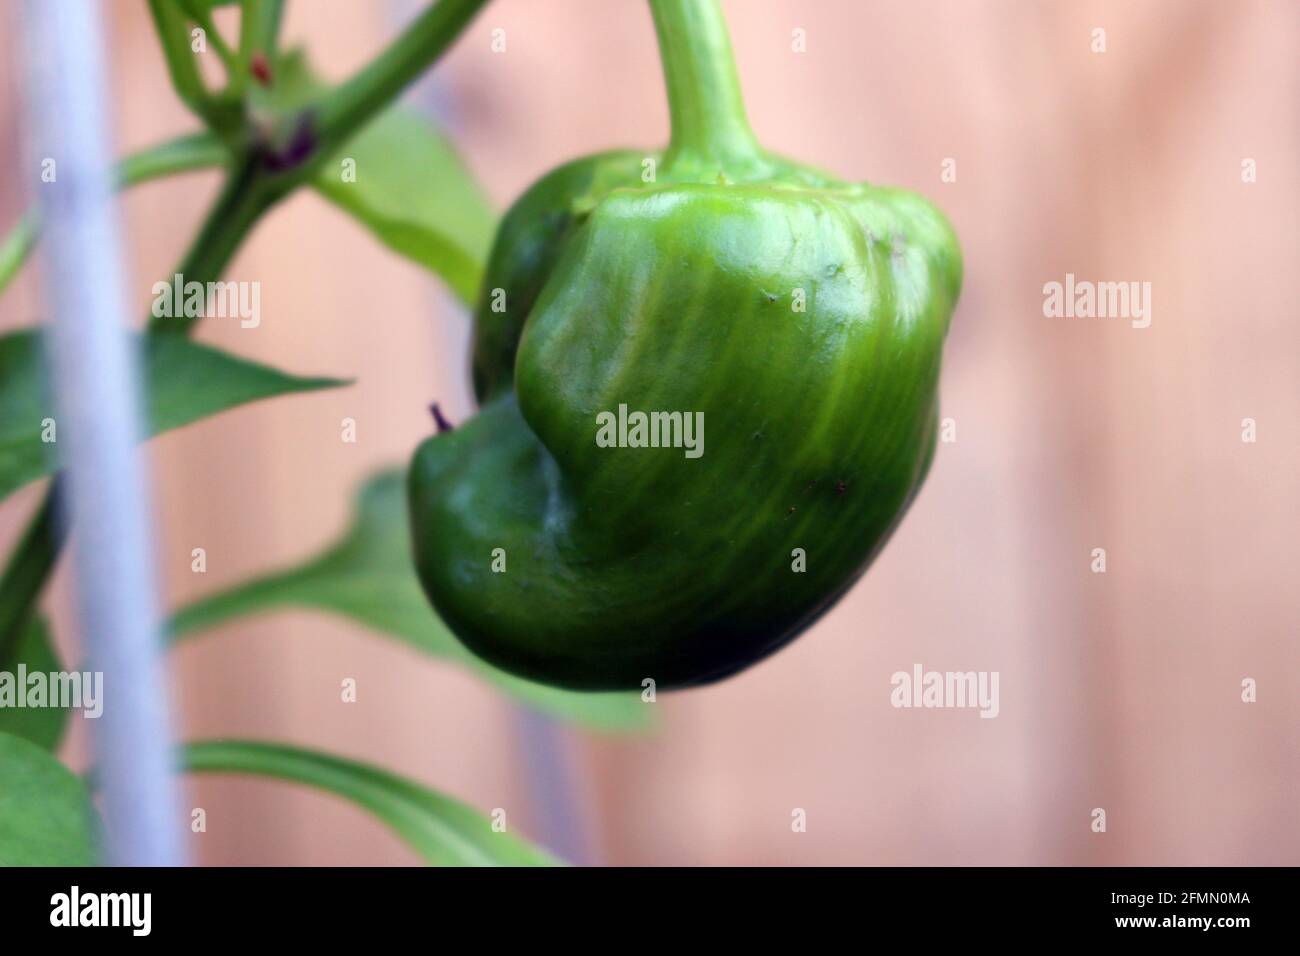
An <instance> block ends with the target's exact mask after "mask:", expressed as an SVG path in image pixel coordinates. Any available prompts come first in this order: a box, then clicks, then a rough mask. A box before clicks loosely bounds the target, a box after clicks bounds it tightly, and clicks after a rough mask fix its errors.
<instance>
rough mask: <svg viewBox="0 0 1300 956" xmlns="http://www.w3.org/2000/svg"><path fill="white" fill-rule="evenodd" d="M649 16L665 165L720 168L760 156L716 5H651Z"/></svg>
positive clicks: (692, 0)
mask: <svg viewBox="0 0 1300 956" xmlns="http://www.w3.org/2000/svg"><path fill="white" fill-rule="evenodd" d="M650 11H651V13H652V14H653V15H654V21H655V32H656V33H658V35H659V55H660V58H661V59H662V61H663V66H664V79H665V81H666V83H667V86H668V110H669V113H670V114H671V117H672V139H671V140H670V142H669V144H668V153H667V155H666V156H665V158H664V162H665V165H672V164H673V163H674V161H675V160H676V159H677V158H678V157H681V156H683V155H689V156H691V157H692V158H693V159H696V160H705V161H712V162H714V163H717V164H719V165H728V166H736V165H740V166H746V165H750V164H752V163H753V162H754V160H755V158H756V157H758V156H761V155H762V150H761V149H760V148H759V145H758V141H757V140H756V139H755V138H754V133H753V131H752V130H751V129H750V128H749V120H748V119H746V118H745V101H744V99H743V98H742V97H741V94H740V81H739V79H738V78H737V76H736V64H735V61H734V60H733V59H732V56H731V41H730V40H729V39H728V38H727V23H726V20H725V19H724V18H723V16H722V10H721V8H720V7H719V6H718V2H717V0H650Z"/></svg>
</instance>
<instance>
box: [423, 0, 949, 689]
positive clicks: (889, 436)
mask: <svg viewBox="0 0 1300 956" xmlns="http://www.w3.org/2000/svg"><path fill="white" fill-rule="evenodd" d="M651 6H652V10H653V12H654V15H655V22H656V27H657V29H658V32H659V38H660V47H661V51H662V53H663V59H664V66H665V74H666V77H667V80H668V90H669V104H670V108H671V114H672V124H673V132H672V140H671V142H670V145H669V148H668V150H667V151H666V152H665V153H663V154H662V155H659V154H655V153H637V152H620V153H607V154H602V155H600V156H594V157H589V158H586V159H582V160H578V161H575V162H573V163H569V164H567V165H565V166H563V167H561V168H560V169H558V170H556V171H554V172H552V173H550V174H549V175H547V176H546V177H544V178H543V179H542V180H541V181H540V182H538V183H537V184H536V185H535V186H533V187H532V188H531V189H530V190H529V191H528V192H527V193H525V195H524V196H523V197H522V198H521V199H520V200H519V201H518V202H517V204H516V205H515V206H514V208H513V209H512V210H511V212H510V213H509V214H508V215H507V217H506V219H505V220H504V221H503V224H502V227H501V231H500V233H499V235H498V238H497V242H496V246H495V248H494V251H493V255H492V258H491V261H490V263H489V268H488V273H487V278H486V280H485V288H484V293H483V300H482V303H481V304H480V307H479V309H478V310H477V313H476V339H475V350H474V380H475V386H476V390H477V392H478V395H479V398H480V401H481V402H482V407H481V410H480V411H479V413H478V414H477V415H475V416H474V417H473V418H472V419H471V420H470V421H469V422H467V423H466V424H465V425H464V426H463V427H461V428H458V429H456V430H454V431H450V432H447V433H444V434H441V435H438V436H435V437H434V438H431V439H429V440H428V441H426V442H425V443H424V444H423V445H422V446H421V447H420V449H419V450H418V451H417V453H416V456H415V460H414V462H413V465H412V468H411V472H410V478H409V492H410V499H411V516H412V518H411V520H412V530H413V540H414V547H415V556H416V564H417V568H418V570H419V573H420V578H421V580H422V582H423V585H424V588H425V591H426V592H427V594H428V596H429V598H430V599H431V601H432V603H433V604H434V606H435V607H436V609H437V610H438V612H439V613H440V614H441V615H442V616H443V618H444V619H445V620H446V622H447V623H448V625H449V626H450V627H451V628H452V630H453V631H454V632H455V633H456V634H457V635H458V636H459V637H460V639H461V640H462V641H463V642H464V643H465V644H466V645H467V646H468V647H470V648H471V649H472V650H473V651H474V652H476V653H477V654H479V655H480V656H482V657H483V658H485V659H486V660H488V661H490V662H492V663H493V664H496V665H497V666H499V667H502V668H504V669H506V670H509V671H513V672H515V673H517V674H520V675H521V676H524V677H529V678H532V679H535V680H539V681H544V682H548V683H552V684H556V685H560V686H566V687H572V688H582V689H591V690H597V689H599V690H610V689H640V688H641V687H642V682H643V681H644V680H645V679H647V678H650V679H653V680H654V681H655V682H656V685H657V686H658V687H659V688H667V687H679V686H689V685H694V684H700V683H705V682H709V681H713V680H718V679H720V678H723V677H726V676H728V675H730V674H733V673H735V672H737V671H739V670H741V669H743V668H745V667H747V666H749V665H750V664H752V663H754V662H755V661H757V660H759V659H761V658H763V657H765V656H766V655H768V654H770V653H772V652H773V651H775V650H776V649H778V648H780V647H781V646H783V645H784V644H786V643H788V642H789V641H790V640H792V639H793V638H794V637H795V636H797V635H798V634H799V633H800V632H801V631H802V630H803V629H805V628H806V627H808V625H809V624H811V623H812V622H813V621H814V620H816V619H817V618H818V617H819V616H820V615H821V614H823V613H824V612H825V611H826V610H827V609H829V608H830V607H831V606H832V605H833V604H834V603H835V602H836V601H837V600H838V599H839V598H840V597H841V596H842V595H843V594H844V593H845V592H846V591H847V590H848V589H849V588H850V587H851V586H852V584H853V583H854V581H856V580H857V578H858V577H859V576H860V575H861V574H862V573H863V572H864V571H865V570H866V568H867V567H868V565H869V564H870V563H871V561H872V560H873V559H874V557H875V556H876V555H877V554H878V553H879V551H880V549H881V548H882V547H883V546H884V544H885V542H886V540H887V539H888V537H889V535H890V533H891V532H892V531H893V529H894V528H895V527H896V526H897V524H898V522H899V521H900V519H901V518H902V515H903V513H904V511H905V510H906V508H907V506H908V504H909V503H910V502H911V500H912V499H913V497H914V496H915V495H916V493H917V490H918V489H919V487H920V484H921V482H922V480H923V479H924V477H925V474H926V471H927V470H928V468H929V464H930V460H931V457H932V455H933V452H934V445H935V436H936V427H937V405H938V379H939V365H940V355H941V350H942V345H943V340H944V337H945V335H946V332H947V329H948V323H949V319H950V316H951V314H952V310H953V307H954V306H955V304H956V301H957V295H958V290H959V287H960V283H961V257H960V251H959V248H958V245H957V240H956V237H955V236H954V235H953V232H952V230H951V228H950V227H949V225H948V224H947V222H946V220H945V219H944V218H943V216H942V215H941V214H940V213H939V212H938V211H937V210H936V209H935V208H934V207H933V206H931V205H930V204H929V203H928V202H926V201H925V200H924V199H922V198H920V197H919V196H916V195H914V194H911V193H908V192H905V191H902V190H898V189H891V188H885V187H877V186H870V185H865V184H858V185H855V184H846V183H842V182H838V181H836V180H835V179H833V178H832V177H830V176H828V175H826V174H824V173H821V172H819V171H816V170H813V169H810V168H808V167H804V166H801V165H798V164H795V163H792V162H790V161H788V160H785V159H781V158H778V157H774V156H772V155H771V154H769V153H767V152H765V151H764V150H762V149H761V148H760V147H759V146H758V145H757V144H756V142H755V141H754V138H753V136H752V133H750V131H749V127H748V124H747V121H746V120H745V116H744V109H743V105H742V103H741V100H740V95H739V91H738V85H737V83H736V79H735V72H734V68H733V67H732V65H731V58H730V51H729V48H728V45H727V40H726V34H725V28H724V27H723V25H722V21H721V15H720V13H719V12H718V10H717V8H716V6H715V5H714V4H713V3H712V2H709V3H701V2H699V0H652V4H651ZM648 161H650V164H649V165H648V164H647V163H648ZM647 170H653V173H654V175H653V177H652V178H651V177H647V176H646V175H645V174H646V173H647ZM648 178H651V181H646V180H647V179H648ZM498 290H501V291H498ZM503 296H504V298H503ZM494 305H495V306H496V308H495V309H494ZM502 305H504V308H503V309H502ZM620 406H625V411H626V410H632V411H642V412H646V413H649V412H680V413H683V416H690V420H691V421H698V420H699V418H698V417H697V416H696V413H702V424H703V432H702V435H700V436H696V437H697V438H700V439H702V441H700V443H699V446H700V447H699V450H700V451H701V453H700V454H699V455H698V457H693V456H692V454H690V452H691V449H689V448H686V447H604V445H607V444H608V441H607V439H608V437H609V436H610V434H611V432H610V431H606V433H605V437H606V441H605V442H603V443H598V441H597V437H598V434H599V433H600V429H601V422H602V421H604V422H606V423H607V422H608V421H609V418H610V417H611V416H617V415H618V414H619V410H620ZM602 413H608V415H606V416H605V417H604V418H603V419H602V418H601V417H600V416H602ZM629 414H630V413H629ZM683 421H684V422H685V421H686V418H685V417H684V418H683ZM679 436H680V433H679V434H678V436H674V437H679ZM628 437H630V438H632V439H633V440H635V436H633V435H631V433H629V436H628ZM681 437H683V441H684V440H685V439H684V436H681ZM498 549H499V550H498ZM503 566H504V568H503Z"/></svg>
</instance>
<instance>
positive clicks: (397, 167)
mask: <svg viewBox="0 0 1300 956" xmlns="http://www.w3.org/2000/svg"><path fill="white" fill-rule="evenodd" d="M325 90H326V87H325V85H324V84H322V83H321V82H320V81H319V80H317V79H316V78H315V76H314V75H313V74H312V71H311V68H310V67H309V65H308V64H307V61H306V58H305V57H304V56H303V54H302V53H301V52H295V53H292V54H289V55H287V56H285V57H284V58H283V59H282V60H281V61H280V62H279V64H278V65H277V67H276V85H275V88H274V89H273V90H272V91H271V92H270V93H268V100H267V105H268V107H269V108H271V109H273V110H274V111H276V112H278V113H281V114H285V113H292V112H293V111H294V110H296V109H299V108H301V107H303V106H305V105H306V104H308V103H309V102H311V101H312V100H315V99H319V98H320V96H321V95H322V94H323V93H324V92H325ZM314 185H315V187H316V189H317V190H318V191H319V192H320V193H321V195H323V196H324V197H325V198H327V199H329V200H330V202H332V203H334V204H335V205H337V206H338V207H339V208H341V209H343V210H345V211H346V212H348V213H350V214H351V215H352V216H353V217H354V218H355V219H356V220H357V221H358V222H359V223H361V224H362V225H363V226H365V227H366V228H367V229H369V230H370V231H371V232H372V233H374V235H375V237H376V238H377V239H379V241H380V242H382V243H383V244H384V245H386V246H388V248H390V249H392V250H393V251H394V252H397V253H400V254H401V255H403V256H405V257H406V258H408V259H410V260H412V261H413V262H416V263H418V264H419V265H422V266H424V267H425V268H426V269H428V270H430V271H431V272H433V273H435V274H437V275H440V276H442V278H443V279H444V280H446V282H447V284H448V285H449V286H451V288H452V290H453V291H454V292H455V293H456V295H458V296H459V297H460V298H461V300H462V301H464V302H471V301H472V300H473V298H474V296H475V295H476V294H477V293H478V286H479V280H480V279H481V278H482V274H483V268H484V264H485V263H486V261H487V255H488V249H489V247H490V246H491V244H492V236H493V233H494V232H495V229H496V216H495V214H494V213H493V211H492V207H491V205H490V204H489V203H488V200H487V197H486V196H485V195H484V193H483V190H482V189H481V188H480V187H479V185H478V183H477V182H476V181H475V179H474V177H473V175H472V174H471V173H470V171H469V169H468V168H467V167H466V166H465V164H464V162H462V160H461V158H460V156H459V155H458V154H457V152H456V149H455V147H454V146H452V144H451V142H450V140H448V139H447V137H446V136H444V135H443V134H442V132H441V131H440V130H438V128H437V127H436V126H435V125H434V124H433V123H431V122H430V121H429V120H427V119H425V118H424V117H422V116H420V115H419V114H417V113H415V112H414V111H412V110H409V109H406V108H404V107H402V106H393V107H390V108H389V109H387V110H385V111H384V112H383V113H381V114H379V116H377V117H376V118H375V119H373V120H371V121H370V122H369V123H367V124H366V126H365V127H364V128H363V129H362V130H361V131H360V132H359V133H357V135H356V136H354V137H353V138H352V139H351V140H349V141H348V142H347V143H346V144H344V146H343V148H342V149H341V150H340V152H339V153H338V155H336V156H333V157H331V158H330V159H328V160H326V161H325V163H324V165H323V166H322V167H321V170H320V172H319V173H318V174H317V176H316V178H315V180H314Z"/></svg>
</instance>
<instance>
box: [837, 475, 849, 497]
mask: <svg viewBox="0 0 1300 956" xmlns="http://www.w3.org/2000/svg"><path fill="white" fill-rule="evenodd" d="M848 487H849V483H848V482H847V481H845V480H844V479H843V478H841V479H840V480H839V481H837V482H835V493H836V494H837V495H842V494H844V492H845V491H847V490H848Z"/></svg>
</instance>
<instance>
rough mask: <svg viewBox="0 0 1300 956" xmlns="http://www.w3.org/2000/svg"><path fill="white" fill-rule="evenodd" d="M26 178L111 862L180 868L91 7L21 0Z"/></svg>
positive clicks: (133, 366)
mask: <svg viewBox="0 0 1300 956" xmlns="http://www.w3.org/2000/svg"><path fill="white" fill-rule="evenodd" d="M23 9H24V14H25V16H24V23H25V24H26V27H27V32H26V36H25V43H26V46H27V51H28V70H27V79H28V82H27V89H26V99H27V107H28V109H27V116H28V127H29V137H28V148H29V156H30V159H29V168H28V172H29V173H31V174H32V178H33V179H36V178H37V176H38V175H40V174H43V175H40V180H39V181H38V183H37V186H36V190H35V191H36V196H37V199H38V201H39V203H40V206H41V210H42V211H41V220H42V224H43V229H44V234H45V236H44V255H45V283H46V289H47V301H48V303H49V305H50V307H51V316H52V321H51V324H50V327H49V328H50V332H49V334H47V337H46V341H47V346H48V349H49V356H50V359H51V362H52V369H53V372H54V376H53V377H54V383H55V392H56V399H57V401H56V408H57V410H58V418H57V429H58V431H57V438H58V445H59V449H60V451H61V453H62V461H63V465H64V468H65V470H66V474H67V486H66V487H67V491H68V495H67V499H66V500H67V502H68V505H69V507H68V510H67V512H66V513H65V515H64V518H65V519H70V520H71V521H72V522H73V527H74V531H75V537H74V542H73V550H74V558H75V567H76V589H77V603H78V611H79V616H80V624H81V633H82V641H83V644H84V649H85V652H86V655H87V658H88V666H89V667H90V668H92V669H94V670H97V671H101V672H102V673H103V694H104V709H103V716H101V717H100V718H98V720H96V721H95V722H94V724H93V731H94V734H93V737H94V747H95V756H96V759H97V767H98V774H99V776H98V779H99V783H100V787H101V790H102V792H103V798H104V816H105V822H106V826H107V830H108V832H107V834H106V836H107V841H108V842H107V851H108V852H107V860H108V862H109V863H110V864H113V865H131V866H175V865H179V864H181V863H183V862H184V853H183V849H182V844H181V834H182V832H183V831H182V830H181V818H180V815H179V813H178V810H179V809H180V806H181V804H180V800H179V795H178V792H177V786H176V782H175V778H174V777H173V771H172V753H171V739H170V734H169V726H170V724H169V719H168V706H167V700H166V695H165V681H164V675H163V670H162V663H161V660H160V656H159V654H160V650H161V640H160V635H159V627H158V603H157V596H156V594H155V589H154V583H155V579H154V565H153V555H152V548H151V539H152V528H151V524H150V515H149V505H148V501H149V498H148V494H147V490H146V489H147V483H146V475H145V469H144V467H143V464H142V462H141V460H140V456H139V452H138V442H139V440H140V438H141V437H142V433H143V429H142V427H141V419H140V397H139V394H138V386H137V383H138V382H139V378H138V374H137V356H136V355H135V354H134V352H133V350H132V347H131V341H130V339H129V338H128V336H127V318H128V313H127V304H128V296H127V292H126V287H125V284H124V276H126V275H127V272H126V268H125V265H124V257H123V255H122V251H121V248H120V242H119V240H120V232H119V228H118V222H117V217H116V214H115V212H114V207H113V200H112V189H111V186H112V179H111V171H110V163H111V158H112V155H113V151H112V148H111V142H110V139H109V134H108V128H107V123H106V120H105V116H106V108H105V106H106V99H105V94H106V92H107V90H108V76H107V72H106V70H105V68H104V62H103V50H102V48H101V37H102V36H103V31H102V29H101V23H100V20H101V11H102V5H101V4H99V3H87V2H85V0H27V2H26V4H25V6H24V8H23Z"/></svg>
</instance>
